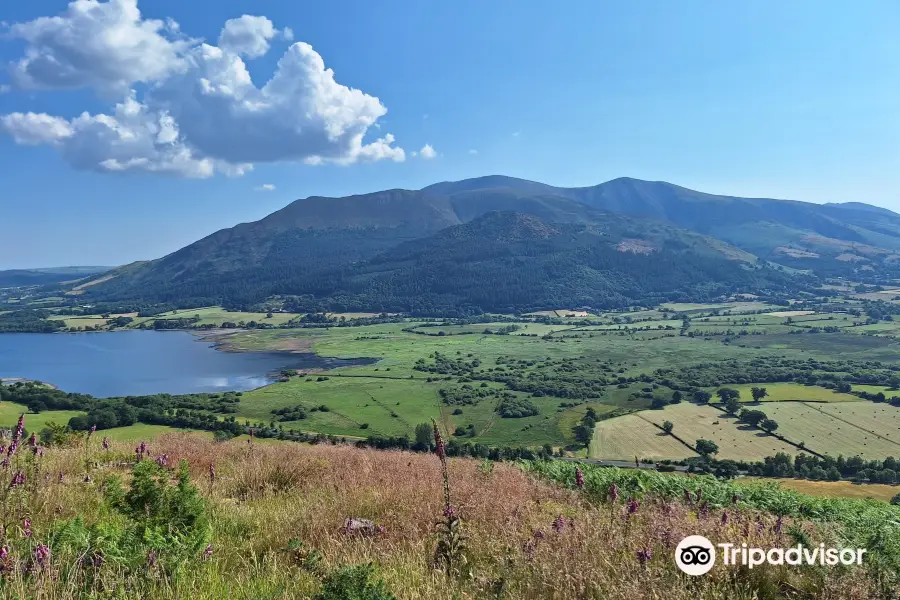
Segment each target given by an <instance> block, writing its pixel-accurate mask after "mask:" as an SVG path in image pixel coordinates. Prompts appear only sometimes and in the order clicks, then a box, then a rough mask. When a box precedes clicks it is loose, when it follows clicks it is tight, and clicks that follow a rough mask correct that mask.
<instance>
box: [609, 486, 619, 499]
mask: <svg viewBox="0 0 900 600" xmlns="http://www.w3.org/2000/svg"><path fill="white" fill-rule="evenodd" d="M609 501H610V502H613V503H616V502H618V501H619V486H617V485H616V484H615V483H613V484H612V485H611V486H609Z"/></svg>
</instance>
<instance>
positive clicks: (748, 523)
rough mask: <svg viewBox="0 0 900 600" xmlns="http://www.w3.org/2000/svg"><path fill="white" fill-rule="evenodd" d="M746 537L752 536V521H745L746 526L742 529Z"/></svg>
mask: <svg viewBox="0 0 900 600" xmlns="http://www.w3.org/2000/svg"><path fill="white" fill-rule="evenodd" d="M742 533H743V535H744V538H748V537H750V521H744V528H743V530H742Z"/></svg>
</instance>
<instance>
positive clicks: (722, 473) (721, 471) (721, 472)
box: [713, 460, 739, 479]
mask: <svg viewBox="0 0 900 600" xmlns="http://www.w3.org/2000/svg"><path fill="white" fill-rule="evenodd" d="M738 473H739V471H738V465H737V463H736V462H734V461H733V460H720V461H718V464H716V470H715V471H714V472H713V474H714V475H715V476H716V477H718V478H719V479H734V478H735V477H737V476H738Z"/></svg>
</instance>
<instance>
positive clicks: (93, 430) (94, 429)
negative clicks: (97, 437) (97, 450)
mask: <svg viewBox="0 0 900 600" xmlns="http://www.w3.org/2000/svg"><path fill="white" fill-rule="evenodd" d="M96 431H97V426H96V425H91V428H90V429H89V430H88V439H91V436H92V435H94V433H95V432H96Z"/></svg>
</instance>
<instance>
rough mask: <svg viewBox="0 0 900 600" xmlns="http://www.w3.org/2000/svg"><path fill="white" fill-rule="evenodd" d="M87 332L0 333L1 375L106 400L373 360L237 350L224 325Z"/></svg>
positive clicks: (253, 383) (243, 384) (308, 351)
mask: <svg viewBox="0 0 900 600" xmlns="http://www.w3.org/2000/svg"><path fill="white" fill-rule="evenodd" d="M85 333H88V332H85ZM89 333H94V334H95V335H70V336H55V335H46V334H14V335H12V336H2V337H0V376H2V378H3V379H4V380H9V381H10V382H13V381H25V380H32V381H41V382H47V381H52V382H53V385H54V386H55V387H58V388H59V389H63V390H66V391H70V392H78V393H84V394H90V395H92V396H94V397H97V398H109V397H122V396H142V395H154V394H163V393H168V394H174V395H180V394H194V393H217V392H226V391H250V390H254V389H259V388H261V387H265V386H268V385H271V384H273V383H277V382H278V381H279V380H280V379H281V378H282V372H284V371H291V372H294V371H296V372H301V373H317V372H323V371H329V370H332V369H336V368H341V367H352V366H359V365H367V364H372V363H375V362H377V361H378V360H379V359H376V358H359V359H345V358H332V357H324V356H319V355H317V354H316V353H315V352H313V351H312V346H311V343H304V344H302V345H295V346H294V347H291V348H289V349H288V348H275V349H270V350H264V351H254V350H242V349H240V348H236V347H233V346H229V344H227V343H226V340H227V338H228V337H230V335H233V334H236V333H239V332H238V331H237V330H230V329H229V330H218V331H217V330H210V331H206V332H203V334H202V335H197V333H198V332H186V331H178V332H168V331H167V332H159V331H143V332H141V333H138V331H123V332H118V333H119V335H97V334H100V333H111V332H89ZM160 333H172V334H173V335H159V334H160ZM174 333H177V334H180V335H174ZM185 333H190V334H191V335H184V334H185ZM19 336H21V337H19ZM196 342H203V343H201V344H197V343H196Z"/></svg>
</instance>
